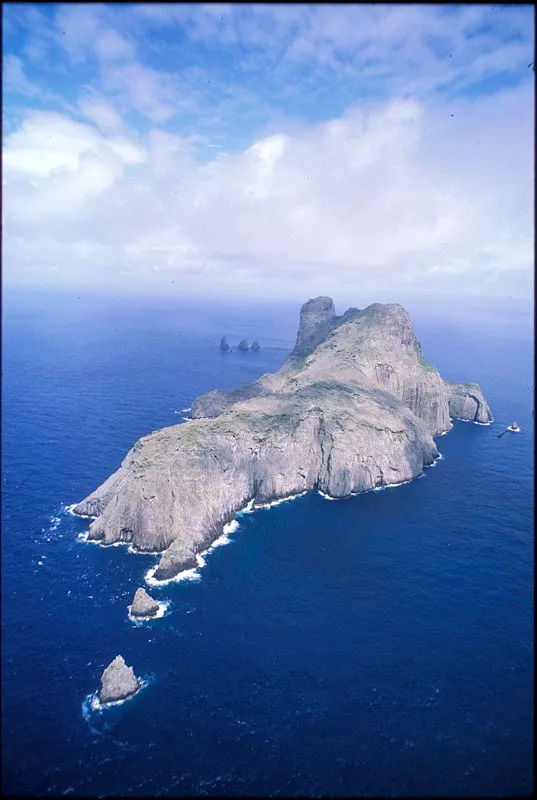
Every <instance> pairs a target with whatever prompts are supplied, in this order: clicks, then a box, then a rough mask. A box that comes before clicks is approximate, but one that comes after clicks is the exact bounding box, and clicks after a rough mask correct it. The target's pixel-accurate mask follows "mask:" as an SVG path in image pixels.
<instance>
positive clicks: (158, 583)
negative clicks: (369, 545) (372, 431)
mask: <svg viewBox="0 0 537 800" xmlns="http://www.w3.org/2000/svg"><path fill="white" fill-rule="evenodd" d="M453 420H458V421H460V422H474V424H476V425H481V426H483V427H486V426H489V425H491V424H492V422H486V423H485V422H475V421H474V420H459V418H458V417H452V418H451V426H450V427H449V428H448V429H447V430H446V431H442V432H441V433H439V434H436V436H435V437H433V438H437V437H439V436H445V435H446V434H447V433H449V432H450V431H451V430H452V429H453V427H454V424H453ZM443 458H444V457H443V455H442V453H440V452H439V453H438V455H437V456H436V457H435V458H434V459H433V461H432V463H431V464H424V465H423V469H429V468H432V467H435V466H436V465H437V463H438V462H439V461H441V460H442V459H443ZM423 476H424V472H423V470H422V472H421V473H420V474H419V475H416V476H415V477H413V478H409V479H408V480H406V481H400V482H397V483H388V484H386V485H385V486H374V487H372V488H371V489H364V490H363V491H359V492H351V493H350V494H349V495H345V496H344V497H332V496H331V495H329V494H327V493H326V492H323V491H322V490H321V489H315V487H313V488H312V489H306V490H305V491H303V492H299V493H298V494H292V495H288V496H287V497H278V498H276V499H274V500H270V501H268V502H265V503H259V504H256V503H255V499H254V498H252V499H250V500H248V502H247V503H246V505H244V506H243V507H242V508H240V509H239V510H238V511H235V512H234V518H233V519H231V520H230V521H229V522H227V523H225V524H224V526H223V529H222V533H220V534H219V535H218V536H217V537H216V538H215V539H214V540H213V541H212V542H210V543H209V544H208V546H206V547H205V548H204V549H203V550H200V551H199V552H198V553H196V554H195V559H196V566H193V567H188V568H187V569H184V570H180V571H179V572H177V573H176V574H175V575H173V576H172V577H171V578H163V579H158V578H155V572H156V571H157V569H158V566H159V564H155V565H154V566H152V567H150V569H148V570H147V572H146V573H145V575H144V581H145V583H147V584H148V585H149V586H153V587H156V588H159V587H162V586H167V585H168V584H170V583H181V582H182V581H199V580H201V575H200V573H199V570H201V569H203V568H204V567H205V566H206V565H207V561H206V556H208V555H210V554H211V553H212V552H213V551H214V550H215V549H216V548H217V547H223V546H224V545H227V544H231V541H232V540H231V539H230V538H229V535H230V534H232V533H235V532H236V531H237V530H238V528H239V526H240V522H239V521H238V520H237V517H239V516H242V515H244V514H252V513H254V511H260V510H263V509H266V510H268V509H270V508H274V507H276V506H279V505H281V504H282V503H287V502H290V501H292V500H296V499H297V498H299V497H304V496H305V495H307V494H309V493H310V492H315V491H316V492H317V494H318V495H320V496H321V497H322V498H323V499H324V500H329V501H333V500H348V499H349V498H350V497H358V496H359V495H361V494H366V493H367V492H382V491H384V490H385V489H393V488H396V487H398V486H404V485H406V484H408V483H412V481H414V480H417V479H418V478H421V477H423ZM76 505H77V504H76V503H75V504H74V505H72V506H66V508H65V510H66V511H68V512H69V513H71V514H73V515H74V516H78V517H81V518H82V517H85V518H90V519H96V517H89V515H83V514H76V513H75V512H74V510H73V509H74V507H75V506H76ZM88 535H89V531H88V532H86V533H85V534H79V535H78V536H77V539H78V540H79V541H82V542H84V543H91V544H97V545H100V546H101V547H118V546H121V545H129V548H128V550H127V552H128V553H130V554H132V555H152V556H162V555H163V554H164V553H165V552H166V551H165V550H158V551H154V550H153V551H150V550H138V549H137V548H135V547H134V546H133V544H132V542H122V541H118V542H112V543H111V544H102V542H101V541H100V540H98V539H89V538H88ZM129 618H130V619H132V621H134V619H135V618H131V617H130V612H129ZM156 618H160V617H157V615H155V616H154V617H148V618H141V619H145V620H146V621H149V620H150V619H156Z"/></svg>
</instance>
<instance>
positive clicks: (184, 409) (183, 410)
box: [181, 406, 192, 414]
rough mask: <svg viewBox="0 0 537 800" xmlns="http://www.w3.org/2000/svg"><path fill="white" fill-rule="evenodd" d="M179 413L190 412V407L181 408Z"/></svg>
mask: <svg viewBox="0 0 537 800" xmlns="http://www.w3.org/2000/svg"><path fill="white" fill-rule="evenodd" d="M181 411H182V412H183V413H184V414H186V413H187V411H192V406H189V407H188V408H182V409H181Z"/></svg>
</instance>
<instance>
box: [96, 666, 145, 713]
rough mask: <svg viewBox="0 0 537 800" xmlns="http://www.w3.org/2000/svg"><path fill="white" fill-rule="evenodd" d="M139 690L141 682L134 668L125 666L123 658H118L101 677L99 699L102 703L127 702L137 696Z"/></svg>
mask: <svg viewBox="0 0 537 800" xmlns="http://www.w3.org/2000/svg"><path fill="white" fill-rule="evenodd" d="M139 688H140V681H139V680H138V678H137V677H136V676H135V674H134V671H133V669H132V667H128V666H127V665H126V664H125V661H124V660H123V657H122V656H116V657H115V658H114V660H113V661H112V663H111V664H109V665H108V666H107V668H106V669H105V671H104V672H103V674H102V676H101V690H100V692H99V699H100V701H101V703H112V702H114V701H116V700H125V699H126V698H127V697H131V696H132V695H133V694H136V692H137V691H138V689H139Z"/></svg>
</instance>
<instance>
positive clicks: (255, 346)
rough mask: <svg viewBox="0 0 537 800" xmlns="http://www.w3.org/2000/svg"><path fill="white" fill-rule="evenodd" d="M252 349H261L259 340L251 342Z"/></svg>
mask: <svg viewBox="0 0 537 800" xmlns="http://www.w3.org/2000/svg"><path fill="white" fill-rule="evenodd" d="M252 350H261V348H260V347H259V342H252Z"/></svg>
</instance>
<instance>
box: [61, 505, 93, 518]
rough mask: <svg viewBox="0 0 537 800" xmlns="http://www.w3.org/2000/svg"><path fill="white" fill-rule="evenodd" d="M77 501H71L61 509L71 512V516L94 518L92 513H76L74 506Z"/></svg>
mask: <svg viewBox="0 0 537 800" xmlns="http://www.w3.org/2000/svg"><path fill="white" fill-rule="evenodd" d="M77 505H78V503H72V504H71V505H70V506H65V507H64V508H63V511H64V512H66V513H67V514H71V515H72V516H73V517H79V518H80V519H96V517H95V516H94V515H93V514H76V513H75V508H76V507H77Z"/></svg>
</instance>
